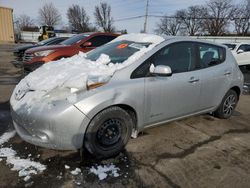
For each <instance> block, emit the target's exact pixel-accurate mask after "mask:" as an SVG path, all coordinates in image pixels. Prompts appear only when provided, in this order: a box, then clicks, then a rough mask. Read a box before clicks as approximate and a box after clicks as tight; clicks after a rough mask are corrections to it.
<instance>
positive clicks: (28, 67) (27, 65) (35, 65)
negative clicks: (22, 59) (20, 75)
mask: <svg viewBox="0 0 250 188" xmlns="http://www.w3.org/2000/svg"><path fill="white" fill-rule="evenodd" d="M43 64H44V61H38V62H34V63H24V64H23V69H24V74H25V75H27V74H29V73H30V72H33V71H34V70H36V69H37V68H39V67H40V66H42V65H43Z"/></svg>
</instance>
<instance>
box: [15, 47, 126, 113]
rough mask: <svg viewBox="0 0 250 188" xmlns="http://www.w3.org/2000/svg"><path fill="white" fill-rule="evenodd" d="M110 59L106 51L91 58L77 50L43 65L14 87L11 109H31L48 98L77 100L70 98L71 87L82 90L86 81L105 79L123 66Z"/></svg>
mask: <svg viewBox="0 0 250 188" xmlns="http://www.w3.org/2000/svg"><path fill="white" fill-rule="evenodd" d="M109 62H110V59H109V56H107V55H105V54H102V55H101V56H100V57H99V58H98V59H97V60H96V61H91V60H88V59H86V54H84V53H82V52H79V54H77V55H75V56H73V57H71V58H65V59H61V60H58V61H54V62H50V63H47V64H44V65H43V66H42V67H40V68H38V69H36V70H35V71H34V72H32V73H30V74H29V75H27V76H26V77H25V78H24V79H22V80H21V81H20V82H19V84H18V85H17V86H16V88H15V89H14V91H13V94H12V96H11V105H12V108H13V109H14V110H18V109H19V108H21V107H22V106H25V107H26V108H30V109H32V106H33V105H36V106H37V105H39V104H40V103H43V102H44V101H46V100H47V99H48V100H50V101H51V100H61V99H66V100H67V97H70V96H71V97H70V98H68V101H69V102H70V103H74V102H77V101H72V95H75V93H74V92H72V90H73V91H85V90H87V84H93V83H97V82H107V81H108V80H109V79H110V78H111V76H112V75H113V74H114V72H115V71H116V70H117V69H120V68H122V65H119V64H117V65H115V64H112V63H109ZM108 63H109V64H108ZM73 98H74V97H73ZM75 99H76V98H75ZM42 101H43V102H42ZM41 106H42V105H41Z"/></svg>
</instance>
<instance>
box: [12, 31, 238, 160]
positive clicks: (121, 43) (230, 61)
mask: <svg viewBox="0 0 250 188" xmlns="http://www.w3.org/2000/svg"><path fill="white" fill-rule="evenodd" d="M82 44H84V43H82ZM242 87H243V75H242V73H241V71H240V70H239V67H238V65H237V63H236V61H235V58H234V57H233V55H232V52H231V51H230V50H229V49H228V48H225V46H224V45H218V44H214V43H211V42H204V41H201V40H196V39H192V38H185V37H167V38H165V39H164V38H162V37H160V36H157V35H149V34H128V35H122V36H120V37H118V38H116V39H114V40H113V41H111V42H110V43H108V44H106V45H103V46H101V47H99V48H97V49H95V50H93V51H91V52H89V53H87V54H81V53H80V54H78V55H76V56H74V57H72V58H67V59H62V60H59V61H54V62H51V63H47V64H45V65H43V66H42V67H40V68H38V69H37V70H36V71H34V72H33V73H32V74H29V75H27V76H26V77H25V79H23V80H21V82H20V83H19V84H18V85H17V86H16V88H15V90H14V91H13V94H12V96H11V100H10V103H11V110H12V118H13V122H14V126H15V128H16V130H17V133H18V134H19V135H20V136H21V137H22V138H23V139H24V140H26V141H27V142H30V143H32V144H35V145H38V146H42V147H47V148H54V149H62V150H71V149H73V150H75V149H79V148H85V149H87V150H88V151H89V152H90V153H91V154H93V155H94V156H96V157H98V158H102V157H109V156H112V155H115V154H117V153H119V152H120V151H121V150H122V149H123V148H124V147H125V145H126V143H127V142H128V140H129V138H130V137H131V136H133V137H136V136H137V134H138V133H139V132H141V131H142V130H143V129H145V128H147V127H150V126H153V125H158V124H162V123H166V122H169V121H173V120H177V119H181V118H186V117H188V116H193V115H197V114H202V113H208V112H210V113H213V114H214V115H216V116H217V117H219V118H224V119H226V118H229V117H230V116H231V115H232V114H233V112H234V109H235V107H236V105H237V102H238V100H239V97H240V94H241V92H242Z"/></svg>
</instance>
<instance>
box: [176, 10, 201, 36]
mask: <svg viewBox="0 0 250 188" xmlns="http://www.w3.org/2000/svg"><path fill="white" fill-rule="evenodd" d="M204 11H206V10H205V8H204V7H203V6H199V5H196V6H190V7H188V8H187V9H184V10H180V11H177V13H176V15H177V16H178V17H179V18H180V19H181V21H182V24H183V29H184V30H186V32H187V33H188V34H189V35H190V36H194V35H195V34H197V33H198V32H201V30H202V28H203V22H204V21H203V16H204Z"/></svg>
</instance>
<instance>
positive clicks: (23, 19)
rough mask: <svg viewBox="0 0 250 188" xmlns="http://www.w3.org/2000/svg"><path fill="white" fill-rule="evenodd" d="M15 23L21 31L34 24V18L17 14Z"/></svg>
mask: <svg viewBox="0 0 250 188" xmlns="http://www.w3.org/2000/svg"><path fill="white" fill-rule="evenodd" d="M15 23H16V25H17V27H18V29H20V30H21V31H23V30H24V29H25V28H29V27H32V26H34V20H33V19H31V17H30V16H28V15H26V14H21V15H20V16H18V17H17V18H16V21H15Z"/></svg>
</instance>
